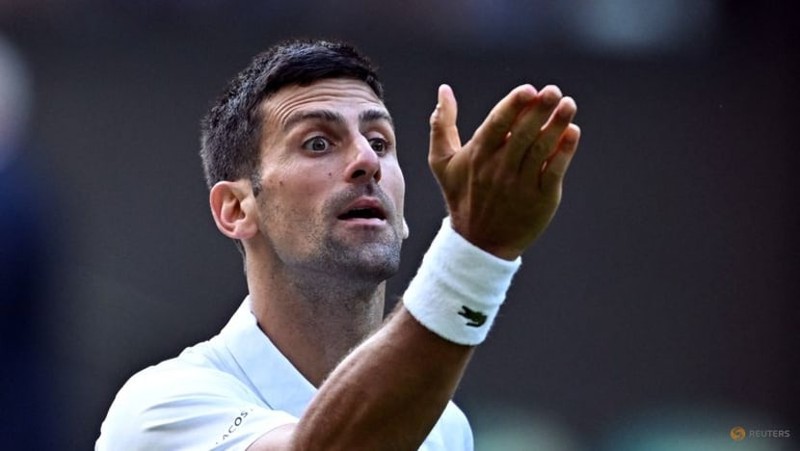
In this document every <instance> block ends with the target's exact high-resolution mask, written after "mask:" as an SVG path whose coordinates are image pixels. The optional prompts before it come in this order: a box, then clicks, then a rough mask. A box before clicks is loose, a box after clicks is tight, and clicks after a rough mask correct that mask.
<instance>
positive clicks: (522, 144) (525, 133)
mask: <svg viewBox="0 0 800 451" xmlns="http://www.w3.org/2000/svg"><path fill="white" fill-rule="evenodd" d="M561 96H562V94H561V90H560V89H558V87H557V86H553V85H550V86H546V87H545V88H544V89H542V91H541V92H540V93H539V95H538V96H537V97H536V98H535V99H534V101H533V102H532V103H531V105H530V107H528V108H527V109H525V111H523V112H522V114H521V115H520V117H519V119H518V120H517V121H516V122H515V123H514V125H513V126H512V127H511V136H510V138H509V140H508V142H507V143H506V162H507V164H508V166H509V167H510V168H512V169H513V170H514V171H518V170H519V168H520V165H521V164H522V161H523V160H524V159H525V158H527V157H526V154H527V153H528V152H529V149H531V146H532V145H534V143H535V142H536V141H537V139H540V135H541V134H542V128H543V127H544V126H545V123H546V122H547V121H548V118H550V116H551V115H552V114H553V110H555V109H556V108H557V107H560V106H561V105H560V104H559V102H560V101H561V100H562V99H561ZM573 103H574V102H573ZM565 125H566V124H565ZM551 144H552V143H551ZM550 148H552V147H550Z"/></svg>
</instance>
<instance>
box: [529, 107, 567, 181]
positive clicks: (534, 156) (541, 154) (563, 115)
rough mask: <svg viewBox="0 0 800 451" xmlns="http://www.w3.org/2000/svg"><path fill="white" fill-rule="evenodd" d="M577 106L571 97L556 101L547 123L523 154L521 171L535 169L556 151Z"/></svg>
mask: <svg viewBox="0 0 800 451" xmlns="http://www.w3.org/2000/svg"><path fill="white" fill-rule="evenodd" d="M577 111H578V106H577V105H576V104H575V101H574V100H573V99H572V98H571V97H564V98H563V99H561V101H560V102H558V106H556V108H555V110H554V111H553V113H552V114H551V115H550V118H549V119H548V121H547V123H546V124H545V125H544V126H543V127H542V128H541V130H540V132H539V135H538V136H537V137H536V139H535V140H534V141H533V143H532V144H531V146H530V147H529V149H528V151H527V152H528V153H527V155H525V156H524V159H525V160H524V161H523V163H522V164H523V165H524V167H523V169H522V170H523V171H535V170H538V169H539V168H541V167H542V163H544V162H545V161H546V160H548V159H549V158H550V157H551V156H552V155H553V153H554V152H555V151H556V145H557V144H558V143H559V140H560V139H561V136H562V135H563V134H564V131H566V129H567V127H568V126H569V124H570V123H571V122H572V119H573V118H575V113H577Z"/></svg>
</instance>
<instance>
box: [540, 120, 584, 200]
mask: <svg viewBox="0 0 800 451" xmlns="http://www.w3.org/2000/svg"><path fill="white" fill-rule="evenodd" d="M580 139H581V129H580V127H578V126H577V125H575V124H569V126H568V127H567V129H566V130H564V134H562V135H561V139H560V140H559V141H558V148H557V149H556V152H555V153H554V154H553V156H552V157H550V159H549V160H547V162H546V164H545V165H544V168H543V170H542V174H541V177H540V179H539V180H540V187H541V190H542V192H544V193H554V194H560V193H561V184H562V182H563V181H564V176H565V175H566V174H567V169H568V168H569V164H570V162H571V161H572V157H574V156H575V152H577V150H578V143H579V142H580Z"/></svg>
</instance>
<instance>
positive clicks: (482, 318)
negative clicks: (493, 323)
mask: <svg viewBox="0 0 800 451" xmlns="http://www.w3.org/2000/svg"><path fill="white" fill-rule="evenodd" d="M458 314H459V315H461V316H463V317H464V318H466V319H468V320H469V321H468V322H467V326H471V327H481V326H483V324H484V323H485V322H486V315H484V314H483V313H481V312H476V311H475V310H472V309H470V308H469V307H467V306H466V305H462V306H461V311H460V312H458Z"/></svg>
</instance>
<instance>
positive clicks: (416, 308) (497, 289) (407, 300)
mask: <svg viewBox="0 0 800 451" xmlns="http://www.w3.org/2000/svg"><path fill="white" fill-rule="evenodd" d="M520 264H521V259H520V258H517V259H516V260H514V261H508V260H503V259H502V258H499V257H496V256H494V255H492V254H490V253H488V252H486V251H484V250H482V249H480V248H478V247H476V246H474V245H472V244H471V243H470V242H469V241H467V240H466V239H464V238H463V237H462V236H461V235H459V234H458V233H457V232H456V231H455V230H453V227H452V226H451V224H450V217H447V218H445V219H444V221H443V223H442V227H441V228H440V229H439V233H438V234H437V235H436V237H435V238H434V239H433V243H431V247H430V248H429V249H428V252H427V253H426V254H425V257H424V258H423V259H422V265H421V266H420V267H419V271H417V275H416V276H415V277H414V279H413V280H411V283H410V284H409V285H408V289H407V290H406V292H405V294H404V295H403V304H404V305H405V308H406V310H408V312H409V313H411V316H413V317H414V318H415V319H416V320H417V321H419V322H420V323H421V324H422V325H423V326H425V327H426V328H427V329H429V330H430V331H432V332H434V333H435V334H437V335H439V336H440V337H442V338H444V339H445V340H449V341H452V342H454V343H458V344H462V345H477V344H480V343H481V342H482V341H483V340H484V339H486V335H487V334H488V333H489V329H491V327H492V323H493V322H494V318H495V316H497V311H498V310H499V309H500V305H501V304H502V303H503V301H504V300H505V297H506V291H507V290H508V287H509V286H510V285H511V279H512V278H513V277H514V273H515V272H517V269H518V268H519V266H520Z"/></svg>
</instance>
